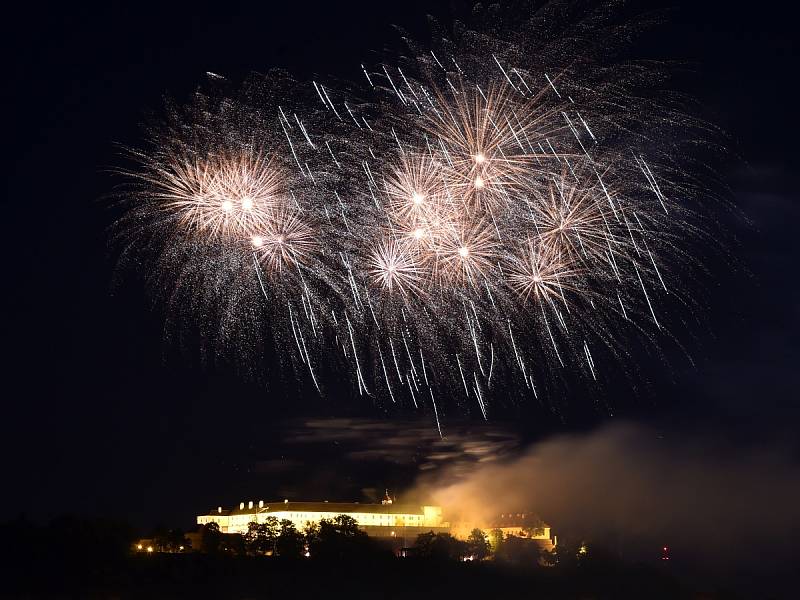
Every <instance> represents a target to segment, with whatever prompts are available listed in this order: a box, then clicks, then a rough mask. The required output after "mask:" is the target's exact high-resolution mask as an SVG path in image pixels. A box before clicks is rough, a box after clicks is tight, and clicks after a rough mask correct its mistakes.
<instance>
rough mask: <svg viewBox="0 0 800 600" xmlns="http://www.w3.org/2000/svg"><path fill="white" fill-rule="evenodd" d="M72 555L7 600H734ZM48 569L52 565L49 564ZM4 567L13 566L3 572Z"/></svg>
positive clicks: (177, 557) (385, 561)
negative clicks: (11, 599) (503, 599)
mask: <svg viewBox="0 0 800 600" xmlns="http://www.w3.org/2000/svg"><path fill="white" fill-rule="evenodd" d="M108 558H109V557H105V559H104V558H98V557H95V558H93V557H89V556H85V557H81V556H71V557H69V558H68V559H66V560H63V561H58V562H55V563H53V562H50V561H47V563H45V562H42V563H39V564H35V563H28V564H25V565H16V566H14V567H13V568H12V569H10V570H9V572H8V573H7V575H6V576H5V577H4V582H3V591H2V596H3V597H8V598H115V599H120V600H122V599H125V598H236V599H256V598H369V599H371V600H374V599H379V598H403V599H424V598H436V599H439V600H441V599H447V598H458V599H463V598H481V599H483V600H490V599H496V598H520V599H521V598H542V599H549V598H553V599H561V598H565V599H566V598H575V599H590V598H591V599H605V598H608V599H627V598H631V599H633V598H636V599H637V600H638V599H660V598H670V599H671V598H696V599H700V598H703V599H709V600H710V599H717V598H720V599H721V598H739V597H743V596H739V595H738V594H736V593H733V592H731V591H722V590H713V589H710V590H698V589H691V588H690V587H687V586H686V585H684V584H681V583H679V582H678V581H677V580H676V578H674V577H673V576H671V575H670V574H669V573H668V572H666V571H662V570H660V569H658V568H651V567H637V566H626V567H616V568H608V567H607V566H606V567H605V568H603V569H591V568H590V569H587V568H580V569H574V570H563V569H558V568H552V569H534V570H529V569H520V568H512V567H508V566H503V565H498V564H494V563H491V562H483V563H453V562H440V563H437V562H431V561H421V560H415V559H400V558H393V557H380V558H375V559H369V558H367V559H363V560H358V561H355V560H354V561H333V562H331V561H326V562H321V561H319V560H316V561H315V560H313V559H300V560H283V559H280V558H271V557H233V556H216V557H213V556H207V555H202V554H161V555H159V554H155V555H129V556H125V557H118V558H116V559H114V560H108ZM48 563H49V564H48ZM6 566H10V565H8V564H7V565H6Z"/></svg>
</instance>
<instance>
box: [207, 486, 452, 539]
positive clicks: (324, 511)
mask: <svg viewBox="0 0 800 600" xmlns="http://www.w3.org/2000/svg"><path fill="white" fill-rule="evenodd" d="M337 515H346V516H348V517H352V518H353V519H354V520H355V521H356V523H358V526H359V527H360V528H361V529H363V530H364V531H365V532H366V533H367V534H368V535H370V536H374V537H387V538H392V537H393V538H405V537H415V536H417V535H418V534H420V533H425V532H428V531H433V532H435V533H445V532H449V531H450V524H449V523H447V522H445V521H443V519H442V508H441V507H440V506H419V505H413V504H396V503H394V502H393V501H392V500H391V499H389V498H388V496H387V498H386V499H385V500H383V502H381V503H380V504H361V503H359V502H289V501H288V500H284V501H283V502H264V501H263V500H260V501H258V502H254V501H249V502H241V503H239V506H238V508H234V509H232V510H228V509H223V508H222V507H221V506H220V507H217V509H216V510H212V511H211V512H210V513H208V514H205V515H199V516H198V517H197V524H198V525H206V524H208V523H211V522H215V523H217V525H219V528H220V531H222V533H246V532H247V526H248V524H249V523H264V522H265V521H266V519H267V517H274V518H276V519H278V521H282V520H284V519H285V520H288V521H291V522H292V523H294V525H295V527H296V528H297V529H298V530H300V531H302V530H303V529H304V528H305V527H306V526H307V525H308V524H310V523H319V521H320V520H322V519H333V518H334V517H336V516H337Z"/></svg>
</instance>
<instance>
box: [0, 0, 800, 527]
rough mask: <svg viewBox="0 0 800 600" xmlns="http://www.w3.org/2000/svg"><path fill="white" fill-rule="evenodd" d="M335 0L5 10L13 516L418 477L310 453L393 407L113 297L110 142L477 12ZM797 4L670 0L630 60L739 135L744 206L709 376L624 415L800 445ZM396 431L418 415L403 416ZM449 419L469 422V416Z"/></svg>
mask: <svg viewBox="0 0 800 600" xmlns="http://www.w3.org/2000/svg"><path fill="white" fill-rule="evenodd" d="M339 4H340V3H319V5H318V6H317V5H315V4H314V3H307V2H290V3H272V2H270V3H258V4H256V3H253V5H252V6H248V5H246V4H243V3H239V2H236V1H228V2H218V3H215V4H213V5H209V6H203V5H202V3H186V4H183V5H182V6H181V7H180V8H179V7H178V6H177V5H176V6H171V7H168V8H167V7H165V6H160V5H159V4H149V3H131V4H129V5H128V6H127V7H124V6H121V5H115V4H113V3H105V4H103V5H101V6H98V7H94V6H93V7H92V8H83V7H79V8H75V9H74V10H71V9H68V8H66V7H62V6H47V5H46V4H36V3H28V4H27V5H26V6H24V7H21V8H18V9H17V10H18V12H17V13H16V14H15V15H11V14H6V15H5V18H4V21H5V23H4V26H3V28H4V30H5V31H4V32H3V35H2V44H3V46H4V49H3V50H4V51H3V56H4V58H5V60H4V65H3V73H2V79H3V81H4V83H5V86H4V88H5V92H4V94H3V102H4V104H5V109H4V111H3V114H4V115H5V118H4V122H3V132H4V139H5V143H4V146H5V148H6V151H7V156H6V159H5V169H4V174H5V180H6V181H5V194H4V198H3V218H2V223H3V225H4V227H3V234H2V236H0V240H1V242H0V243H2V252H0V257H1V258H0V260H2V273H3V292H2V300H1V301H2V307H3V310H2V316H3V318H2V337H1V338H0V339H1V340H2V353H3V357H2V362H1V363H0V364H2V375H3V376H2V387H0V389H2V397H3V400H2V407H3V410H2V413H3V414H2V418H0V423H1V424H0V436H2V442H0V443H2V454H1V455H2V460H3V471H2V472H3V478H4V480H5V482H6V485H4V486H3V488H4V491H3V492H2V494H0V509H1V510H2V514H4V515H13V514H17V513H21V512H24V513H26V514H27V515H28V516H30V517H32V518H48V517H51V516H53V515H54V514H58V513H62V512H76V513H82V514H88V515H100V514H116V515H124V516H126V517H128V518H130V519H131V520H132V521H134V522H136V523H137V524H141V525H149V524H152V523H154V522H156V521H159V520H161V521H165V522H179V523H180V524H183V525H188V524H190V522H191V517H192V515H194V514H196V513H197V511H198V510H202V509H205V508H207V507H208V506H212V505H213V506H216V505H217V504H219V503H222V504H231V503H233V502H236V501H238V500H239V497H240V496H243V495H245V494H246V495H248V496H249V495H252V494H256V495H258V496H259V497H261V496H264V497H271V496H274V495H278V494H279V493H283V492H284V491H286V490H287V489H288V490H295V491H297V492H298V493H301V492H302V493H307V494H311V493H315V490H314V489H310V488H309V486H308V482H306V485H305V487H304V484H303V482H302V481H299V479H301V478H299V477H298V476H297V473H296V472H295V473H294V474H287V472H286V470H285V469H284V470H281V469H272V466H274V465H275V464H279V463H280V461H282V460H283V461H284V462H283V463H282V464H283V465H284V466H286V465H295V464H302V465H304V467H303V468H304V469H306V468H310V469H312V470H313V469H314V468H316V470H317V472H318V471H325V472H327V473H341V478H336V479H337V480H338V481H336V482H334V481H333V480H332V478H330V477H329V478H328V479H315V478H313V477H309V481H313V482H320V481H323V482H325V483H315V484H316V485H330V486H332V487H335V489H331V490H330V492H331V494H333V495H336V494H338V495H346V494H353V493H355V492H357V491H360V490H362V489H370V488H375V489H380V488H382V487H384V486H386V485H392V486H397V485H402V484H404V483H408V479H409V478H410V477H411V476H412V475H411V474H413V465H412V467H409V466H408V465H403V466H398V468H397V472H396V473H392V472H387V470H386V469H384V470H382V471H381V470H379V469H378V470H376V469H369V468H367V467H363V468H361V467H359V466H358V465H357V464H354V461H353V460H349V462H348V461H345V459H344V458H342V459H341V460H340V458H339V457H340V456H344V455H345V454H347V456H348V457H349V458H351V459H352V457H353V449H354V447H355V448H357V447H358V445H359V443H362V444H367V443H373V442H374V440H372V441H368V440H366V439H365V440H363V441H361V442H359V440H358V439H357V438H356V439H355V440H354V439H353V436H352V435H349V436H347V439H346V440H344V439H343V440H341V441H339V440H337V439H336V436H335V435H333V436H332V435H330V433H328V434H326V435H325V436H323V437H322V438H321V439H320V441H319V443H318V444H299V445H298V443H297V439H298V437H300V438H302V437H303V436H302V435H301V436H298V435H295V434H296V431H297V429H298V428H299V429H300V430H303V428H304V427H306V426H304V425H303V423H305V422H306V421H305V420H306V419H323V420H324V419H325V418H328V417H333V416H346V417H348V418H354V419H355V418H372V419H380V418H381V415H380V414H376V413H373V412H372V410H371V408H370V407H369V406H359V405H353V404H352V403H348V402H342V403H336V402H331V401H329V402H324V401H319V400H316V399H306V398H303V397H302V394H301V393H300V392H298V391H297V390H296V389H295V388H294V386H293V385H291V384H289V385H280V384H279V385H274V386H272V387H271V388H270V390H268V391H265V390H264V389H263V388H261V387H259V386H257V385H253V384H249V383H247V382H243V381H241V380H240V379H238V378H236V377H234V376H232V375H230V374H228V373H225V372H224V371H222V370H216V371H210V370H205V369H202V368H200V367H198V366H197V365H194V364H191V363H190V362H187V361H185V360H181V359H180V358H178V357H176V356H173V355H172V354H170V353H168V352H165V348H164V345H163V343H162V315H160V314H159V313H158V312H154V311H152V310H151V309H150V305H149V303H148V300H147V298H146V297H145V294H144V291H143V289H142V284H141V282H140V281H138V280H136V278H130V277H128V278H126V279H124V280H123V281H122V283H120V284H119V286H117V287H116V288H114V287H113V286H112V280H113V278H114V254H113V252H112V251H111V249H110V248H109V246H108V242H107V228H108V226H109V225H110V224H111V222H112V220H113V218H114V216H115V213H114V211H113V210H111V209H109V208H108V206H107V203H105V202H104V201H103V200H102V198H103V196H104V195H106V194H108V192H109V191H110V190H111V189H112V188H113V186H114V184H115V182H117V180H115V178H114V177H113V176H112V175H110V174H109V173H108V172H107V168H108V167H110V166H113V165H115V164H117V161H118V160H119V159H118V157H117V150H116V146H115V144H116V143H121V144H125V145H136V144H137V143H139V142H140V140H141V130H140V128H139V124H140V123H141V122H142V120H143V118H144V116H145V114H146V113H147V112H149V111H156V112H157V111H158V110H159V109H160V108H161V107H162V106H163V97H164V95H165V94H168V95H170V96H172V97H175V98H177V99H178V100H182V99H186V98H188V95H189V94H190V93H191V91H192V90H193V89H194V88H195V86H197V85H198V83H199V82H200V81H201V80H202V78H203V76H204V73H205V72H207V71H212V72H215V73H221V74H224V75H226V76H227V77H229V78H230V79H232V80H234V81H236V80H237V79H240V78H242V77H244V76H245V75H247V73H248V72H250V71H252V70H255V71H266V70H267V69H269V68H271V67H275V66H278V67H285V68H287V69H289V70H290V71H291V72H292V73H293V74H294V75H295V76H296V77H297V78H298V79H305V78H307V77H310V76H311V75H312V74H314V73H322V74H327V75H332V76H339V77H342V78H356V77H359V69H358V65H359V63H360V62H362V61H363V60H364V59H365V58H367V57H369V56H371V54H370V53H371V52H372V51H374V50H380V49H381V48H382V47H383V46H384V44H385V43H386V40H387V39H390V38H391V36H392V33H391V29H390V25H391V24H399V25H402V26H404V27H406V28H407V29H409V30H410V31H411V32H422V31H424V28H425V20H424V14H425V12H426V11H427V12H432V13H434V14H436V15H439V16H441V17H444V18H447V17H448V15H452V14H457V13H458V12H459V11H461V10H463V6H464V5H463V4H461V3H453V4H452V5H450V4H447V3H442V4H439V5H437V4H435V3H432V2H408V1H403V2H396V3H391V2H365V1H363V0H362V1H358V2H352V3H347V5H341V6H340V5H339ZM681 4H683V6H681ZM788 4H789V3H784V2H779V1H773V0H765V1H763V2H759V3H756V4H753V3H748V4H746V5H745V4H744V3H742V4H741V5H737V3H735V2H734V3H729V2H703V3H695V2H689V1H686V2H683V3H682V2H679V1H677V0H676V2H674V3H672V4H671V6H674V7H675V8H676V10H675V12H673V13H672V14H671V15H670V16H668V17H666V18H665V21H664V24H663V25H662V26H661V27H659V28H657V29H656V30H654V31H653V32H651V33H649V34H647V35H646V36H645V37H644V39H643V40H642V41H641V42H640V43H639V45H637V46H636V47H635V48H634V50H633V51H634V52H640V53H641V54H642V55H643V56H655V57H660V58H665V59H676V60H683V61H687V63H689V64H691V66H692V71H693V73H692V74H690V75H686V76H682V77H681V78H680V79H679V80H678V81H677V82H676V84H678V85H680V86H682V88H683V89H684V90H685V91H687V92H689V93H691V94H692V95H694V96H695V97H696V98H697V99H698V101H699V103H700V105H701V107H702V110H703V116H705V117H706V118H708V119H710V120H711V121H713V122H715V123H717V124H718V125H720V126H721V127H722V128H723V129H724V130H725V131H727V132H728V134H729V136H730V140H731V142H730V146H731V150H732V152H733V153H734V154H736V155H738V156H739V158H738V159H736V160H733V161H728V162H727V163H726V164H725V166H724V171H723V175H724V177H725V178H726V179H727V180H728V182H729V183H730V185H731V186H732V188H733V191H734V200H735V202H736V204H737V205H738V208H739V210H740V211H741V215H737V214H732V213H727V212H720V214H719V215H718V217H716V218H717V219H719V220H721V221H724V225H725V227H726V229H727V230H728V231H730V232H731V234H732V237H735V238H736V239H735V241H726V242H725V243H726V244H727V245H728V246H727V247H728V251H729V253H730V254H731V255H734V256H735V257H736V258H737V259H738V261H739V264H738V265H736V266H726V265H725V264H723V263H724V261H722V260H717V261H716V262H714V263H712V265H711V270H712V272H711V274H710V275H709V277H708V280H707V282H706V284H707V287H708V299H707V300H706V301H704V304H705V305H707V308H708V318H707V322H706V324H705V325H704V326H703V327H701V328H699V329H698V331H696V332H694V334H695V336H696V337H697V338H698V341H697V343H696V345H695V347H694V348H693V350H692V355H693V357H694V358H695V360H696V366H695V367H694V368H691V367H689V366H688V365H687V364H685V363H681V362H678V363H676V364H674V365H673V367H672V369H666V368H664V369H663V372H659V370H658V369H656V370H655V371H654V374H648V375H647V377H648V378H649V379H650V386H649V389H647V390H645V391H642V392H640V393H633V392H632V391H631V390H630V386H629V382H621V383H620V385H619V389H608V390H605V391H604V394H606V395H607V397H608V400H609V401H610V402H612V403H615V402H619V404H620V405H622V406H624V407H626V408H625V409H624V410H622V411H621V412H620V413H619V414H618V416H617V417H615V418H617V419H619V418H628V419H632V420H641V421H647V422H649V423H652V424H654V425H655V426H656V427H657V428H660V430H661V431H664V432H666V433H667V434H668V435H673V436H681V435H684V433H685V432H692V435H696V433H697V432H698V431H699V432H708V434H709V435H712V436H717V437H723V438H726V439H729V440H733V443H735V444H741V445H747V444H753V443H759V442H760V441H763V440H764V439H772V438H780V439H791V438H792V437H793V436H794V435H795V432H796V431H797V428H798V426H800V408H798V407H800V394H798V374H797V373H798V366H797V363H798V358H800V357H799V356H798V355H799V354H800V353H799V352H798V340H800V327H799V326H798V325H800V283H798V277H797V276H798V272H799V271H798V267H797V265H798V262H799V261H800V249H799V247H798V245H797V243H796V239H797V228H798V225H797V224H798V223H800V198H799V197H798V189H799V188H800V186H798V180H799V179H800V156H799V154H800V153H798V151H797V140H798V133H800V131H799V129H800V128H798V125H797V98H798V92H799V91H800V84H798V82H797V73H796V71H797V64H798V46H797V35H796V24H797V17H798V15H797V14H796V13H795V12H793V11H792V9H790V8H787V5H788ZM696 5H697V6H696ZM653 6H656V5H655V4H654V5H653ZM267 7H268V8H267ZM165 354H166V355H165ZM631 399H633V401H631ZM520 416H521V417H522V419H520V418H519V417H520ZM512 417H513V416H512ZM516 417H517V418H516V419H515V421H516V425H515V426H514V427H510V426H506V425H505V424H504V423H503V422H500V423H497V424H496V425H497V427H498V428H499V429H504V428H505V430H507V431H511V432H512V433H508V435H509V436H510V437H511V438H513V439H519V440H522V441H523V442H525V441H529V440H531V439H533V438H534V437H536V436H541V435H543V434H547V433H555V432H558V431H561V430H564V429H570V428H576V427H577V428H581V427H590V426H592V425H593V424H594V423H595V422H596V421H598V420H599V419H598V417H596V416H594V415H593V416H591V417H590V418H587V419H585V420H579V421H578V422H573V423H567V424H558V423H550V422H546V423H537V424H536V425H535V426H534V425H531V424H528V423H526V422H525V421H524V418H525V411H524V410H522V411H521V415H516ZM520 421H522V422H521V424H520ZM314 423H315V425H313V426H311V427H310V430H312V431H317V430H318V429H319V427H320V426H319V422H318V421H315V422H314ZM337 423H339V422H337ZM348 423H349V422H348ZM386 423H387V425H386V426H387V427H391V428H403V427H408V426H409V423H408V416H405V417H404V418H403V419H402V420H398V421H397V422H396V424H395V423H394V422H392V421H387V422H386ZM339 424H340V425H341V423H339ZM417 426H418V424H415V425H414V427H417ZM453 427H456V425H454V426H453ZM457 427H458V431H459V436H461V435H467V436H468V435H469V431H470V424H469V423H467V424H464V423H459V424H458V425H457ZM344 428H345V429H346V428H347V427H344ZM306 429H308V427H306ZM333 429H335V427H334V428H333ZM287 431H290V432H291V433H290V434H287ZM326 431H328V432H330V428H328V429H326ZM373 433H374V432H373ZM423 437H424V436H423ZM345 446H346V448H347V449H346V450H342V448H343V447H345ZM411 446H413V443H411ZM790 447H791V446H790ZM413 451H416V452H420V453H423V454H424V453H425V451H426V450H425V448H417V449H416V450H412V453H413ZM793 451H794V452H795V453H796V451H797V449H796V446H795V447H794V450H793ZM788 452H792V450H788ZM356 456H358V454H357V453H356ZM794 457H795V458H796V454H795V455H794ZM293 461H299V462H293ZM355 462H357V461H355ZM280 478H284V479H285V481H284V482H283V483H281V481H279V480H280ZM286 481H291V483H288V484H287V483H286ZM343 482H344V483H343ZM287 485H288V487H287ZM337 485H338V486H339V487H336V486H337ZM316 493H317V494H322V493H324V491H316ZM243 497H245V496H243Z"/></svg>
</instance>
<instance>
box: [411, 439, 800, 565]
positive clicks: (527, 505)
mask: <svg viewBox="0 0 800 600" xmlns="http://www.w3.org/2000/svg"><path fill="white" fill-rule="evenodd" d="M791 456H792V453H791V452H790V450H789V449H788V448H785V447H772V448H758V449H753V448H747V449H743V448H737V447H735V446H733V445H732V444H730V443H728V442H722V441H719V440H711V439H705V438H704V437H703V436H702V435H694V436H688V437H687V436H682V437H680V438H664V437H662V436H660V435H658V434H657V433H656V432H654V431H652V430H650V429H648V428H646V427H643V426H638V425H632V424H628V425H616V426H609V427H605V428H602V429H599V430H597V431H595V432H593V433H589V434H582V435H565V436H560V437H555V438H552V439H549V440H547V441H543V442H541V443H538V444H536V445H534V446H532V447H530V448H528V449H527V450H526V451H524V452H523V453H522V454H521V455H518V456H516V457H514V458H506V459H503V460H499V461H491V462H471V463H469V464H468V465H465V464H464V463H458V464H456V465H454V467H453V468H452V469H448V468H444V469H441V470H439V471H437V472H436V473H435V474H432V475H431V476H426V475H425V474H423V475H422V476H421V477H420V479H419V481H418V484H417V486H416V489H415V490H414V495H415V496H418V497H428V498H430V499H431V500H433V501H434V502H436V503H440V504H442V505H443V506H444V507H445V510H446V513H447V514H449V515H451V516H452V517H455V518H464V519H470V520H480V521H484V522H485V521H490V520H491V519H492V517H495V516H496V515H497V514H498V513H502V512H504V511H508V512H519V511H520V510H523V511H525V510H533V511H535V512H536V513H538V514H539V515H540V516H541V517H542V518H543V519H544V520H545V521H547V522H548V523H550V524H551V525H552V526H553V528H554V532H556V533H558V532H562V533H566V534H568V535H572V536H581V538H583V539H589V540H594V541H597V542H601V543H611V544H614V545H616V546H617V547H619V548H621V549H624V550H625V551H626V552H627V553H628V557H629V558H636V557H637V555H648V554H649V555H651V556H652V555H653V554H656V553H657V552H658V550H659V549H660V548H661V547H662V546H663V545H665V544H668V545H669V546H670V547H671V548H674V549H675V551H676V552H679V553H680V556H681V557H682V558H683V559H685V560H687V561H699V562H700V563H703V564H704V565H706V566H713V565H719V566H730V564H731V563H746V564H748V565H750V566H753V564H756V565H757V564H759V563H764V564H768V563H771V561H773V560H774V559H777V558H778V557H781V556H784V557H785V556H786V551H787V549H788V547H789V544H791V543H793V542H794V541H795V540H796V536H797V534H798V533H800V528H799V527H798V525H800V508H798V507H800V468H798V465H797V463H796V462H793V461H792V459H791Z"/></svg>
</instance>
